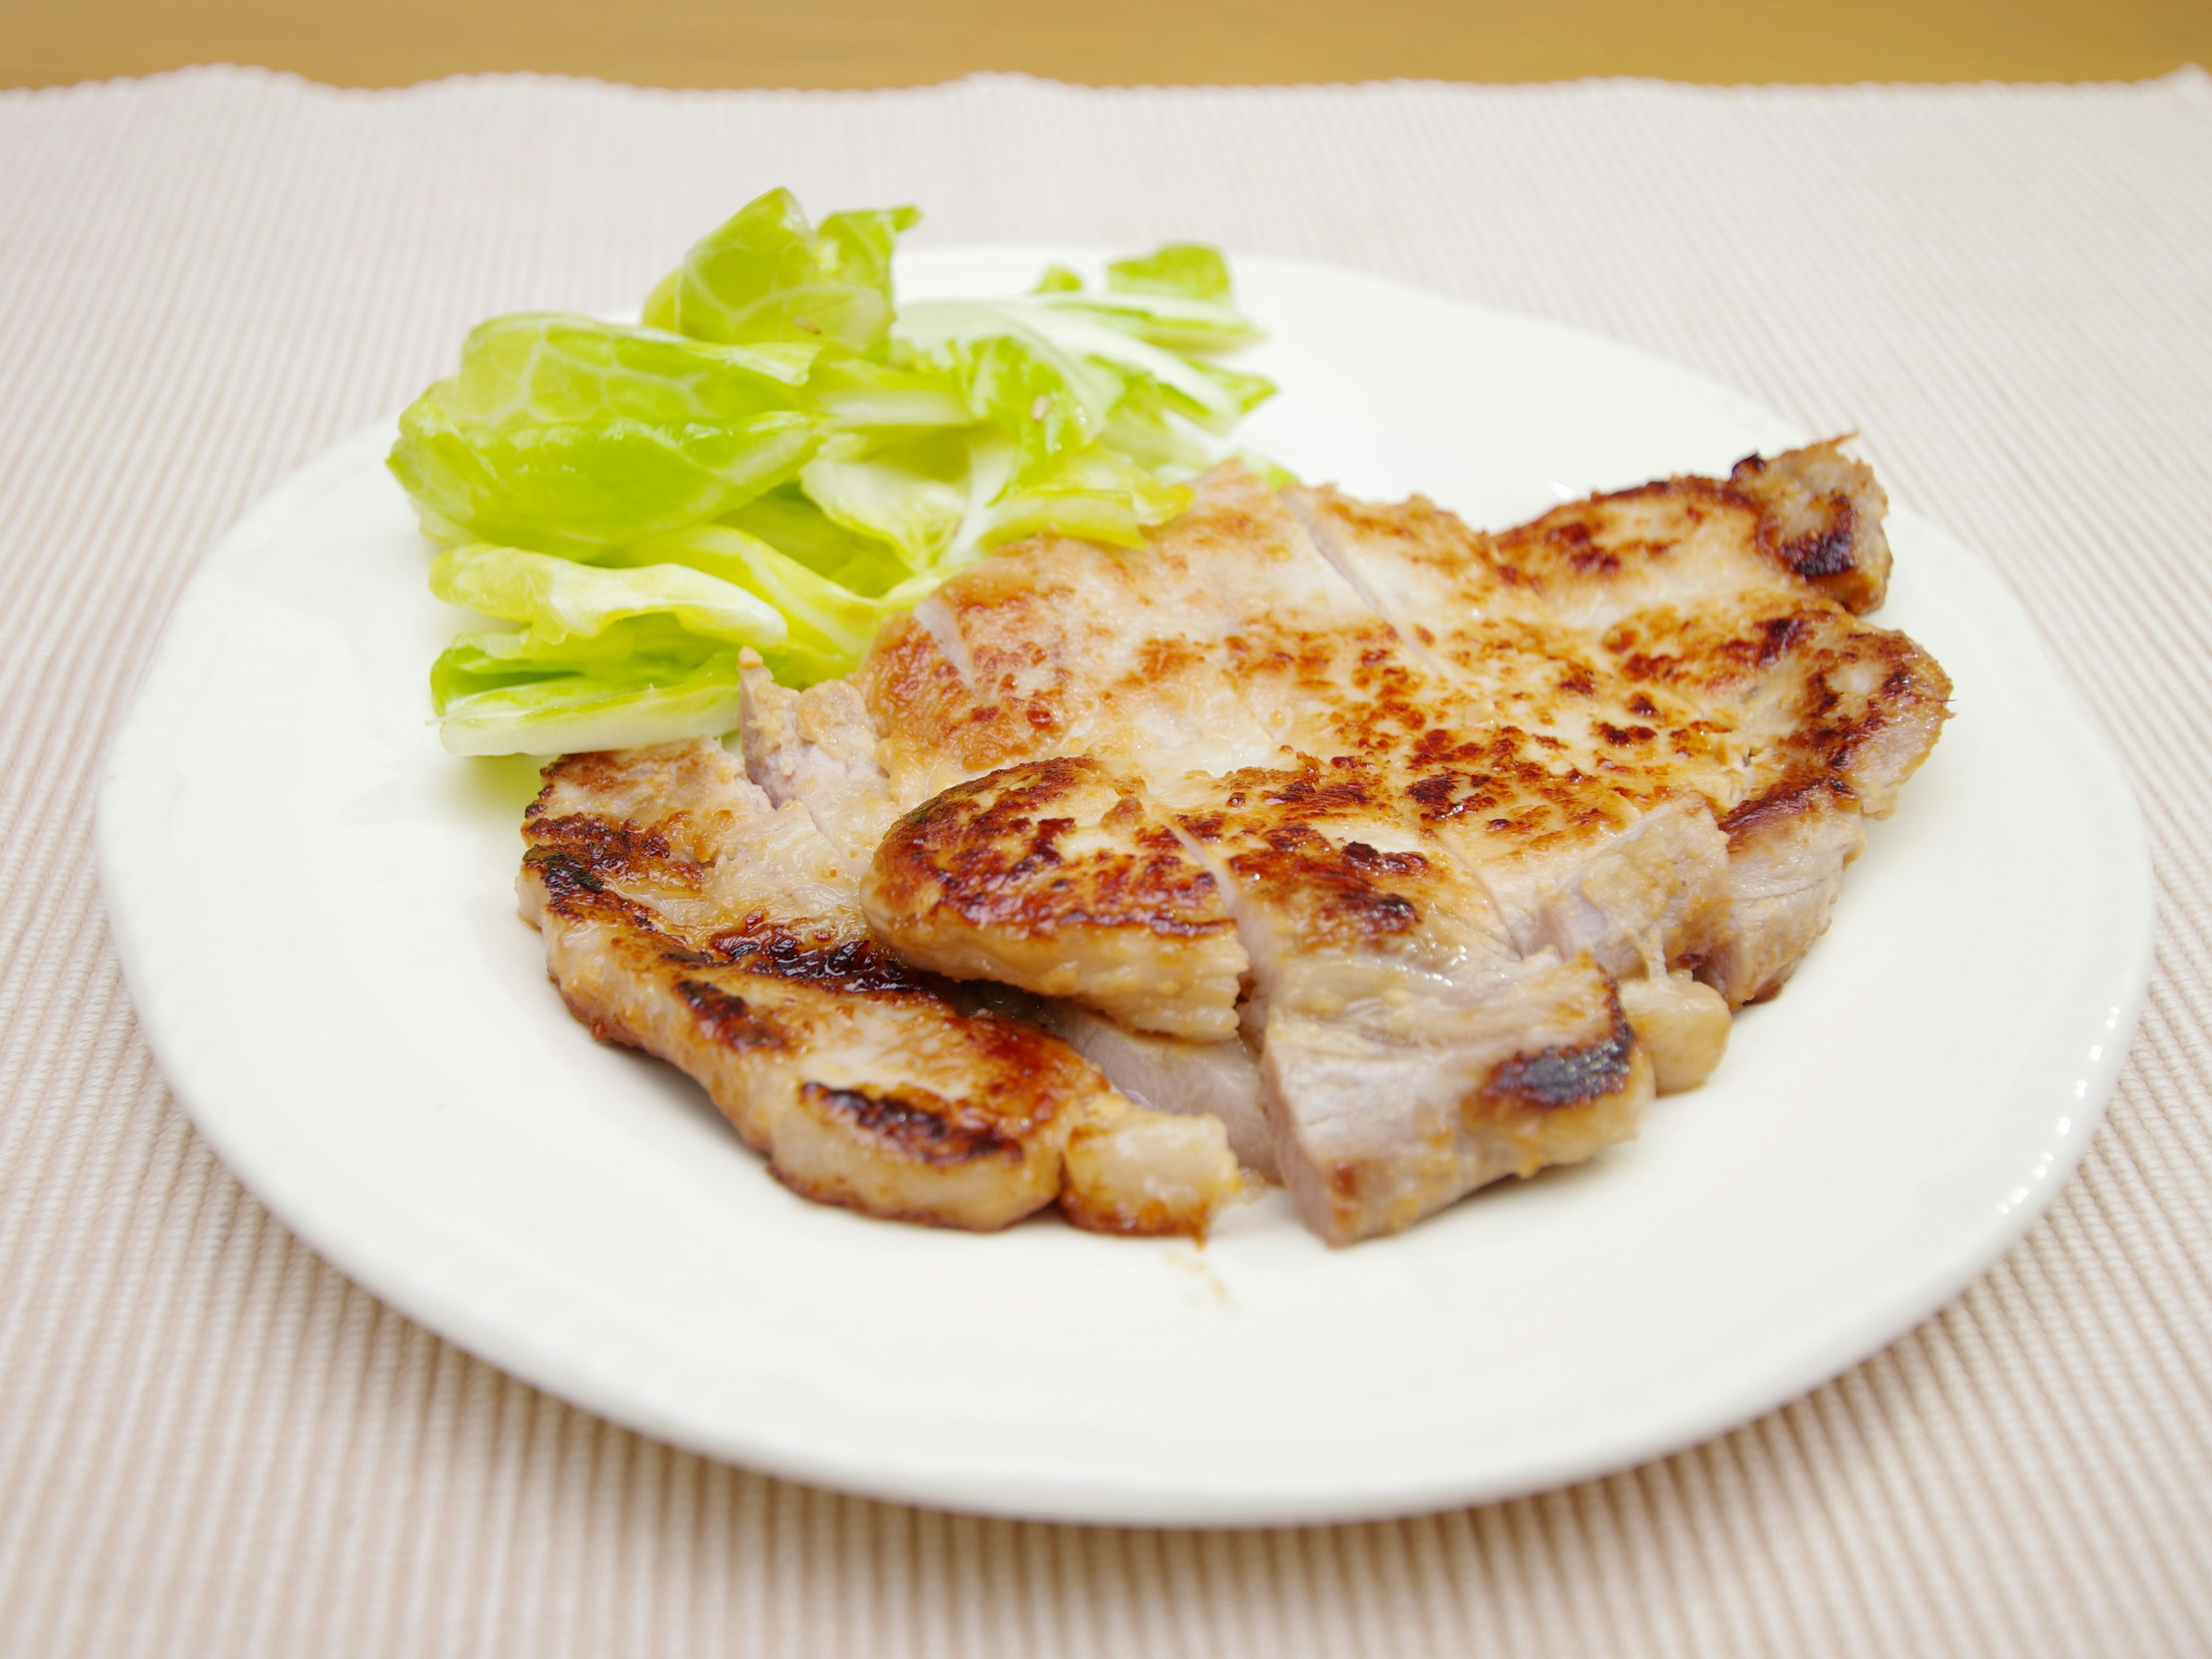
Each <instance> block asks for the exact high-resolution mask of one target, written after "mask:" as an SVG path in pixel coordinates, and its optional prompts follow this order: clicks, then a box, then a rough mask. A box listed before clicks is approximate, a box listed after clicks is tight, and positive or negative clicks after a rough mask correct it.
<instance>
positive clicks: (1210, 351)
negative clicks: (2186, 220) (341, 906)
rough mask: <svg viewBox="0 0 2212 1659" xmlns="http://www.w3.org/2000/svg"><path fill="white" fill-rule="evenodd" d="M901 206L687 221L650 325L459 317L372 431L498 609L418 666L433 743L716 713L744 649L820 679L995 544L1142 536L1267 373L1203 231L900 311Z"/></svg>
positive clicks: (695, 721)
mask: <svg viewBox="0 0 2212 1659" xmlns="http://www.w3.org/2000/svg"><path fill="white" fill-rule="evenodd" d="M917 217H918V216H917V215H916V214H915V211H914V210H912V209H911V208H889V209H880V210H867V211H860V212H852V213H840V214H833V215H832V216H829V218H827V219H824V220H823V222H822V223H821V224H820V226H819V227H818V228H817V227H814V226H811V225H810V224H809V222H808V221H807V219H806V216H805V214H804V213H803V212H802V211H801V210H800V208H799V204H798V202H797V200H796V199H795V198H794V197H793V196H792V195H791V193H790V192H789V191H769V193H768V194H766V195H764V196H763V197H759V198H758V199H757V200H755V201H753V202H751V203H750V204H747V205H746V206H745V207H744V208H743V209H742V210H739V211H738V213H737V214H736V215H735V216H732V218H730V219H729V220H728V221H727V222H725V223H723V224H722V225H720V226H719V227H717V228H715V229H714V231H712V232H710V233H709V234H708V235H707V236H705V237H703V238H702V239H701V240H700V241H699V242H697V243H696V245H694V246H693V247H692V248H691V249H690V251H689V252H687V253H686V255H685V256H684V261H683V263H682V264H680V265H679V266H678V268H677V269H676V270H673V271H671V272H670V273H669V274H668V276H666V277H665V278H664V279H663V280H662V281H661V283H659V285H658V286H657V287H656V288H655V289H653V293H652V295H650V296H648V298H647V301H646V305H645V309H644V316H643V321H642V323H641V324H640V325H623V324H618V323H609V322H603V321H599V320H596V319H591V318H586V317H571V316H556V315H549V314H542V313H524V314H518V315H514V316H508V317H500V318H495V319H492V320H491V321H489V322H488V323H485V324H483V325H481V326H480V327H478V328H477V329H476V330H475V331H472V332H471V334H470V336H469V337H468V339H467V341H466V342H465V343H464V346H463V349H462V353H461V362H460V365H459V370H458V371H457V373H455V374H453V376H452V377H451V378H450V379H447V380H441V381H439V382H438V383H437V384H436V385H435V386H431V387H430V388H429V389H428V391H427V392H424V393H423V394H422V397H421V398H417V399H416V402H415V403H414V404H413V405H411V406H410V408H409V409H408V410H407V411H406V413H405V414H404V416H402V418H401V424H400V435H399V441H398V443H397V444H396V445H395V446H394V447H393V449H392V455H391V458H390V465H391V468H392V472H393V474H394V475H395V476H396V477H398V480H399V482H400V483H402V485H404V487H405V489H407V492H408V494H409V495H410V496H411V497H412V498H413V500H414V502H415V505H416V511H417V513H418V514H419V516H420V518H421V520H422V525H423V527H424V530H425V532H426V533H427V534H428V536H429V537H430V538H431V539H432V540H433V541H434V542H435V543H436V544H439V545H440V546H441V547H442V548H443V549H444V550H443V551H442V552H441V553H440V554H439V556H437V558H436V560H435V562H434V563H433V565H432V568H431V587H432V590H433V592H435V593H437V594H438V595H439V597H441V598H442V599H447V600H449V601H451V602H452V603H453V604H455V605H462V606H465V607H466V608H468V609H469V610H471V611H475V612H477V613H478V614H479V615H481V616H483V617H491V618H495V619H496V620H498V621H500V622H501V623H506V624H507V627H505V628H503V629H489V630H484V631H479V632H475V633H470V634H465V635H462V636H461V637H459V639H457V640H456V641H454V643H453V646H452V647H450V648H449V649H448V650H447V652H446V653H444V654H443V655H442V656H441V658H440V659H438V662H437V664H436V665H435V667H434V669H433V671H432V675H431V690H432V701H433V702H434V704H435V707H436V709H437V711H438V714H439V717H440V720H441V730H442V732H443V734H444V740H445V742H446V744H447V747H448V748H450V749H453V750H454V751H455V752H457V753H471V754H477V753H482V754H489V753H502V752H526V753H550V752H556V751H558V750H568V749H578V748H593V747H610V746H613V747H620V746H629V745H632V744H641V743H651V742H662V741H666V740H669V739H671V738H677V737H683V736H690V735H701V734H710V733H714V732H721V731H725V730H726V729H727V728H728V726H730V725H731V724H732V723H733V722H734V720H735V718H736V707H737V696H738V666H739V653H741V652H743V651H747V650H750V651H757V652H758V653H761V655H762V657H763V659H765V660H766V661H767V663H768V665H769V667H770V668H771V669H772V670H773V671H775V675H776V677H777V678H779V679H780V680H781V681H783V682H784V683H786V684H793V685H803V684H811V683H812V682H814V681H817V680H819V679H822V678H826V677H829V676H831V675H836V674H842V673H847V672H849V671H851V670H852V669H853V668H854V666H855V665H857V664H858V663H859V661H860V659H861V657H862V656H863V655H864V654H865V653H866V650H867V648H868V646H869V644H870V643H871V641H872V640H873V638H874V636H875V633H876V630H877V629H878V628H880V627H881V625H882V623H883V622H884V619H885V618H886V617H890V616H892V615H895V614H897V613H898V612H900V611H905V610H907V609H909V608H911V607H912V606H913V605H915V604H916V603H917V602H919V601H920V599H921V598H923V597H924V596H925V595H926V594H927V593H928V592H931V591H932V590H933V589H934V588H935V587H936V586H937V585H938V584H939V583H940V582H942V581H943V580H945V578H946V577H947V576H948V575H950V574H951V573H952V572H953V571H954V570H956V569H957V568H960V567H961V566H962V565H963V564H965V563H967V562H970V561H972V560H974V559H976V558H978V557H981V556H983V555H984V554H985V553H987V551H988V550H991V549H992V548H994V547H998V546H1001V545H1004V544H1007V543H1009V542H1012V541H1015V540H1018V539H1020V538H1024V537H1029V536H1035V535H1041V534H1060V535H1066V536H1071V537H1077V538H1083V539H1086V540H1090V541H1094V542H1100V543H1105V544H1118V545H1136V544H1139V543H1141V541H1142V539H1143V537H1144V533H1145V532H1146V529H1147V528H1149V527H1150V526H1153V525H1157V524H1158V523H1160V522H1162V521H1163V520H1166V519H1169V518H1171V517H1173V516H1174V515H1175V514H1176V513H1179V512H1181V511H1182V510H1183V508H1184V507H1186V506H1187V505H1188V501H1189V499H1190V491H1189V489H1188V487H1187V484H1188V480H1189V479H1191V478H1193V477H1195V476H1197V474H1198V473H1199V472H1200V471H1203V470H1204V469H1205V468H1206V466H1207V465H1211V464H1212V461H1213V460H1215V459H1218V456H1219V455H1220V454H1221V453H1222V450H1223V445H1222V442H1221V441H1222V439H1224V438H1225V436H1226V435H1228V434H1229V433H1230V432H1231V430H1232V429H1233V428H1235V426H1236V424H1237V422H1238V421H1239V420H1241V419H1242V418H1243V416H1244V415H1246V414H1247V413H1249V411H1250V410H1252V409H1253V408H1254V407H1255V406H1256V405H1257V404H1259V403H1260V402H1261V401H1262V400H1263V399H1265V398H1267V397H1268V396H1269V395H1271V394H1272V393H1273V390H1274V388H1273V386H1272V385H1271V384H1270V383H1269V382H1268V381H1267V380H1263V379H1261V378H1260V377H1259V376H1256V375H1253V374H1248V373H1243V372H1241V371H1238V370H1237V369H1234V368H1229V367H1227V366H1226V365H1225V364H1223V363H1221V362H1218V361H1215V360H1216V359H1217V358H1218V356H1220V355H1221V354H1223V353H1225V352H1227V351H1230V350H1232V349H1236V348H1237V347H1239V346H1242V345H1244V344H1246V343H1249V342H1251V341H1252V340H1255V339H1256V338H1257V337H1259V331H1258V329H1257V328H1256V327H1255V325H1254V324H1253V323H1252V321H1251V320H1250V319H1249V318H1247V317H1245V316H1244V315H1243V313H1242V312H1240V311H1239V310H1238V309H1237V305H1236V301H1235V298H1234V295H1233V292H1232V289H1231V281H1230V274H1229V269H1228V265H1227V264H1226V262H1225V260H1223V258H1221V256H1220V254H1219V253H1218V252H1216V251H1215V250H1213V249H1212V248H1208V247H1204V246H1199V245H1196V244H1191V243H1178V244H1171V245H1170V246H1164V247H1162V248H1159V249H1158V250H1156V251H1154V252H1152V253H1150V254H1147V255H1145V256H1142V257H1140V258H1129V259H1122V260H1117V261H1115V262H1114V263H1113V264H1110V265H1109V266H1108V267H1107V270H1106V276H1105V283H1104V285H1103V287H1098V288H1091V287H1086V286H1085V283H1084V279H1083V278H1082V277H1081V276H1079V274H1077V273H1076V272H1074V271H1073V270H1067V269H1066V268H1065V267H1060V266H1054V267H1053V268H1051V269H1049V270H1047V271H1045V272H1044V273H1043V275H1042V278H1041V280H1040V281H1039V283H1037V285H1036V289H1035V290H1034V291H1032V292H1031V293H1030V294H1029V295H1022V296H1018V297H1014V298H1007V299H1000V300H963V301H927V302H922V303H917V304H910V305H908V306H907V307H904V308H903V309H901V308H899V307H896V304H895V301H894V295H893V291H892V281H891V262H892V251H893V248H894V246H895V244H896V240H897V237H898V235H899V234H900V233H901V232H902V231H904V230H905V229H907V228H908V227H910V226H911V225H912V224H913V223H914V222H915V220H916V218H917Z"/></svg>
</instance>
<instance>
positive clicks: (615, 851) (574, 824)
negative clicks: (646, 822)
mask: <svg viewBox="0 0 2212 1659" xmlns="http://www.w3.org/2000/svg"><path fill="white" fill-rule="evenodd" d="M543 804H544V802H543V799H542V798H541V799H539V800H538V801H533V802H532V803H531V810H532V811H536V810H537V808H538V806H540V805H543ZM526 833H527V834H528V836H529V837H530V840H531V842H532V846H531V848H530V851H529V852H527V853H526V854H524V855H523V856H524V858H525V860H529V859H532V858H535V857H538V855H539V854H541V853H544V854H553V853H556V852H557V853H559V854H561V855H562V856H564V857H566V858H568V859H569V860H572V861H573V862H574V863H575V864H576V865H577V866H580V867H581V868H584V869H587V870H589V871H591V872H592V873H593V874H594V875H609V876H614V877H616V878H620V877H623V876H625V875H635V874H638V873H641V872H643V871H644V870H645V869H646V867H647V866H653V867H654V874H655V875H656V876H658V877H659V878H662V879H665V878H668V877H669V876H671V875H677V876H694V877H696V874H697V872H698V867H697V866H696V865H694V864H693V863H691V861H690V860H688V859H684V858H680V857H678V855H677V854H676V853H675V852H674V850H673V849H672V848H671V847H670V846H669V844H668V838H667V836H664V835H661V834H660V833H659V831H657V830H653V829H640V828H639V827H638V826H637V825H635V824H634V823H614V822H612V821H611V820H610V819H607V818H602V817H592V815H591V814H589V813H574V814H572V815H570V816H568V817H559V818H547V819H544V821H543V822H539V821H538V820H535V819H533V820H532V821H531V823H529V825H528V826H527V829H526ZM671 866H673V867H672V868H671Z"/></svg>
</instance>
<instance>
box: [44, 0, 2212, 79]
mask: <svg viewBox="0 0 2212 1659" xmlns="http://www.w3.org/2000/svg"><path fill="white" fill-rule="evenodd" d="M214 62H228V63H244V64H265V65H269V66H271V67H274V68H278V69H288V70H297V71H298V72H299V73H301V74H302V75H306V76H312V77H313V78H314V79H316V80H319V81H327V82H337V83H339V84H341V85H348V86H372V87H373V86H393V85H404V84H405V83H407V82H414V81H421V80H427V79H431V78H434V77H435V76H443V75H451V74H456V73H461V72H466V71H471V70H545V71H550V72H556V73H564V74H572V75H591V76H600V77H603V78H605V79H608V80H615V81H627V82H638V83H643V84H649V85H659V86H684V87H703V86H726V87H759V86H804V87H881V86H900V85H910V84H915V83H918V82H932V81H940V80H945V79H947V78H949V77H951V76H959V75H963V74H966V73H968V72H969V71H970V70H1027V71H1029V72H1030V73H1032V74H1036V75H1045V76H1055V77H1058V78H1060V79H1062V80H1067V81H1079V82H1092V83H1094V84H1101V85H1111V84H1127V83H1130V82H1183V83H1191V82H1305V81H1355V80H1366V79H1372V78H1377V77H1384V76H1426V77H1434V78H1438V79H1443V80H1457V81H1545V80H1561V79H1568V78H1572V77H1575V76H1587V75H1645V76H1665V77H1668V78H1670V79H1674V80H1685V81H1711V82H1731V81H1736V82H1741V81H1797V82H1838V81H1859V80H1885V81H1960V80H1981V79H1991V80H2009V81H2030V80H2033V81H2089V80H2107V79H2133V78H2138V77H2142V76H2152V75H2158V74H2161V73H2163V72H2165V71H2166V70H2170V69H2172V68H2173V67H2175V66H2176V65H2177V64H2182V63H2186V62H2197V63H2212V0H1671V3H1665V4H1654V3H1647V0H1462V3H1458V4H1454V3H1451V0H1366V3H1363V4H1357V5H1346V4H1345V3H1343V0H1112V3H1106V4H1100V3H1092V4H1087V5H1079V6H1078V5H1066V4H1052V3H1037V0H821V3H810V0H631V3H628V4H623V5H611V4H608V3H606V0H373V3H372V0H0V85H7V86H45V85H54V84H60V83H66V82H72V81H80V80H88V79H95V78H100V77H105V76H115V75H142V74H146V73H149V72H151V71H154V70H163V69H172V68H175V67H177V66H179V65H181V64H195V63H214Z"/></svg>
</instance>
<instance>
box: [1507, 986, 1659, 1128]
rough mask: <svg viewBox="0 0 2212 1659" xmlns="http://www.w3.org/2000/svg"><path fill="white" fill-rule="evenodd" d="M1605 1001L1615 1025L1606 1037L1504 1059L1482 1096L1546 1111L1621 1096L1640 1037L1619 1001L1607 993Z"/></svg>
mask: <svg viewBox="0 0 2212 1659" xmlns="http://www.w3.org/2000/svg"><path fill="white" fill-rule="evenodd" d="M1607 1001H1608V1002H1610V1003H1611V1005H1612V1012H1613V1025H1612V1029H1611V1030H1608V1031H1607V1033H1606V1035H1605V1036H1602V1037H1601V1038H1599V1039H1598V1040H1597V1041H1596V1042H1586V1043H1583V1044H1582V1045H1580V1046H1579V1047H1577V1048H1547V1049H1545V1050H1543V1051H1542V1052H1541V1054H1516V1055H1514V1056H1513V1058H1512V1059H1510V1060H1504V1061H1501V1062H1500V1063H1499V1065H1498V1068H1497V1069H1496V1070H1495V1071H1493V1072H1492V1073H1491V1074H1490V1083H1489V1086H1488V1087H1487V1088H1486V1089H1485V1090H1484V1091H1483V1094H1484V1097H1486V1099H1488V1100H1491V1101H1495V1102H1499V1103H1507V1104H1510V1105H1514V1106H1521V1107H1532V1108H1534V1109H1537V1110H1539V1111H1547V1112H1548V1111H1557V1110H1559V1109H1560V1108H1562V1107H1566V1106H1583V1105H1587V1104H1588V1103H1589V1102H1591V1101H1594V1100H1602V1099H1603V1098H1604V1097H1606V1096H1607V1095H1610V1094H1617V1093H1619V1092H1620V1089H1621V1087H1622V1085H1625V1084H1626V1082H1627V1081H1628V1076H1629V1071H1630V1068H1631V1066H1632V1064H1633V1062H1634V1060H1635V1055H1636V1033H1635V1031H1634V1030H1632V1029H1631V1027H1630V1026H1629V1024H1628V1017H1627V1016H1626V1014H1624V1013H1622V1012H1621V1010H1620V998H1619V997H1617V996H1613V995H1611V994H1608V995H1607Z"/></svg>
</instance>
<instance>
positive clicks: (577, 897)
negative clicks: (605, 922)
mask: <svg viewBox="0 0 2212 1659" xmlns="http://www.w3.org/2000/svg"><path fill="white" fill-rule="evenodd" d="M522 867H523V868H524V869H526V870H529V871H532V872H535V873H536V875H537V877H538V884H539V885H541V886H542V887H544V890H545V904H546V908H548V909H550V910H551V911H552V912H553V914H554V915H558V916H567V917H569V918H571V919H574V920H578V921H581V920H583V919H585V918H586V917H599V918H605V919H611V920H614V921H620V922H622V923H623V924H624V925H626V926H628V927H633V928H635V929H637V930H638V931H640V932H641V933H650V934H653V936H654V937H656V938H661V937H665V935H663V934H662V933H661V930H660V926H659V917H657V916H656V915H653V912H652V911H651V910H649V909H647V908H646V907H645V906H644V905H642V904H640V903H638V902H637V901H636V900H635V899H629V898H624V897H623V896H622V895H621V894H620V893H617V892H616V891H614V890H612V889H611V888H610V887H608V885H607V884H606V883H605V881H604V880H603V879H602V878H600V876H599V872H598V871H596V870H594V869H593V868H592V866H590V865H589V864H587V863H586V862H585V861H584V860H581V859H579V858H577V857H575V856H574V854H570V853H569V852H568V851H567V849H565V848H557V847H533V848H531V849H530V850H529V851H528V852H526V853H525V854H523V855H522Z"/></svg>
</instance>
